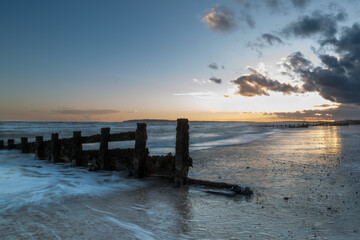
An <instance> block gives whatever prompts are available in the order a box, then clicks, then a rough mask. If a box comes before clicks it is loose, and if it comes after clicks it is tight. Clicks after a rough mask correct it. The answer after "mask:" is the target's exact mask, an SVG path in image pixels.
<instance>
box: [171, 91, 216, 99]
mask: <svg viewBox="0 0 360 240" xmlns="http://www.w3.org/2000/svg"><path fill="white" fill-rule="evenodd" d="M173 95H174V96H192V97H194V98H200V99H203V98H212V97H214V96H217V93H215V92H207V91H205V92H188V93H174V94H173Z"/></svg>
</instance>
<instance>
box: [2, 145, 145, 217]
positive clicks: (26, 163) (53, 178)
mask: <svg viewBox="0 0 360 240" xmlns="http://www.w3.org/2000/svg"><path fill="white" fill-rule="evenodd" d="M0 164H1V167H0V212H5V211H8V210H15V209H18V208H21V207H23V206H25V205H29V204H36V205H42V204H47V203H50V202H60V201H62V200H63V199H64V198H66V197H71V196H85V195H87V196H101V195H104V194H107V193H109V192H111V191H121V190H129V189H133V188H136V187H138V186H140V185H141V184H143V183H141V182H139V181H134V180H130V179H125V178H124V177H123V176H121V175H120V173H118V172H88V171H87V170H86V169H83V168H74V167H69V166H68V165H66V164H50V163H49V162H48V161H43V160H34V159H33V155H32V154H27V155H23V154H20V153H19V152H10V151H9V152H7V151H6V152H4V151H3V152H1V153H0Z"/></svg>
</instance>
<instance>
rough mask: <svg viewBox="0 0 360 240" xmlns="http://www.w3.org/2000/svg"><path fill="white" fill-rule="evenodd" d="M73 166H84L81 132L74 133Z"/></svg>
mask: <svg viewBox="0 0 360 240" xmlns="http://www.w3.org/2000/svg"><path fill="white" fill-rule="evenodd" d="M72 165H74V166H82V142H81V131H74V132H73V140H72Z"/></svg>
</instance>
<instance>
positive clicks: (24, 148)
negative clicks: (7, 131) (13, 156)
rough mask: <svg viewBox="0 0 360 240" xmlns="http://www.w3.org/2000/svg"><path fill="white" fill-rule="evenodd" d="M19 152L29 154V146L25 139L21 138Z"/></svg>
mask: <svg viewBox="0 0 360 240" xmlns="http://www.w3.org/2000/svg"><path fill="white" fill-rule="evenodd" d="M21 152H22V153H28V152H29V144H28V139H27V137H22V138H21Z"/></svg>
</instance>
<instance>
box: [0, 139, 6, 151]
mask: <svg viewBox="0 0 360 240" xmlns="http://www.w3.org/2000/svg"><path fill="white" fill-rule="evenodd" d="M4 148H5V147H4V140H0V149H4Z"/></svg>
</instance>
